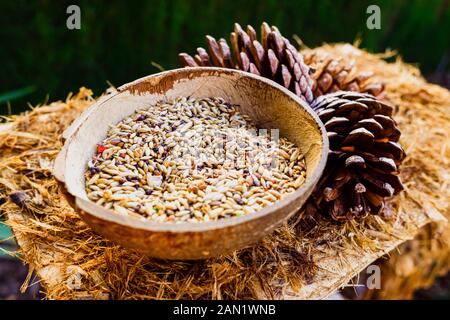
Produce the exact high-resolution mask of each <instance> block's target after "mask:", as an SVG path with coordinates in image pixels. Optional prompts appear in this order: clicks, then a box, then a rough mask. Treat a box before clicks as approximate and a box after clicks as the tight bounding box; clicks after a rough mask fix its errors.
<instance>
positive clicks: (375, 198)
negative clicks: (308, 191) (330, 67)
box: [311, 91, 405, 220]
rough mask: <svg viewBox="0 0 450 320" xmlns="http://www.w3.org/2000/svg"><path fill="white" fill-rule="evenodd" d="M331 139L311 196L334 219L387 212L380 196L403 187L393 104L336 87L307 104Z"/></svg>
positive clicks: (401, 158) (400, 150) (348, 218)
mask: <svg viewBox="0 0 450 320" xmlns="http://www.w3.org/2000/svg"><path fill="white" fill-rule="evenodd" d="M311 106H312V108H313V109H314V110H315V111H316V112H317V114H318V116H319V117H320V119H321V120H322V121H323V123H324V124H325V127H326V129H327V133H328V138H329V141H330V153H329V156H328V163H327V167H326V169H325V171H324V174H323V176H322V178H321V180H320V181H319V183H318V185H317V187H316V189H315V191H314V192H313V196H312V197H311V201H313V203H314V205H315V208H318V209H321V210H320V211H325V212H328V213H329V215H330V216H331V217H332V218H333V219H335V220H351V219H354V218H362V217H365V216H367V215H368V214H369V213H370V214H380V215H382V216H385V217H389V216H390V215H391V212H390V208H389V207H388V206H385V199H386V198H389V197H391V196H393V195H395V194H397V193H399V192H400V191H401V190H402V189H403V187H402V183H401V181H400V179H399V177H398V175H397V174H398V166H399V165H400V163H401V162H402V160H403V159H404V157H405V152H404V151H403V149H402V147H401V146H400V144H399V143H398V140H399V138H400V131H399V129H398V127H397V124H396V122H395V121H394V120H393V119H392V117H391V116H392V112H393V107H392V106H391V105H389V104H387V103H385V102H382V101H380V100H377V99H376V98H375V97H374V96H372V95H369V94H364V93H356V92H344V91H339V92H336V93H332V94H327V95H323V96H321V97H319V98H317V99H316V100H315V101H314V103H313V104H312V105H311Z"/></svg>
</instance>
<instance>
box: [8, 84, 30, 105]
mask: <svg viewBox="0 0 450 320" xmlns="http://www.w3.org/2000/svg"><path fill="white" fill-rule="evenodd" d="M33 91H34V87H33V86H28V87H24V88H20V89H17V90H14V91H10V92H5V93H0V103H3V102H10V101H12V100H15V99H18V98H21V97H24V96H26V95H29V94H30V93H32V92H33Z"/></svg>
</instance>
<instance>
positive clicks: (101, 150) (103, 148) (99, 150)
mask: <svg viewBox="0 0 450 320" xmlns="http://www.w3.org/2000/svg"><path fill="white" fill-rule="evenodd" d="M105 150H106V147H105V146H104V145H102V144H97V152H98V153H102V152H103V151H105Z"/></svg>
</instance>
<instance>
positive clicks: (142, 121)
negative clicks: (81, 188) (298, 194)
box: [85, 97, 306, 222]
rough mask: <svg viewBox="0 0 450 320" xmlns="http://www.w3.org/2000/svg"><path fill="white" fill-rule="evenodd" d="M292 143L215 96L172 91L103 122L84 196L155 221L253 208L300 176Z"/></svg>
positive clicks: (301, 165)
mask: <svg viewBox="0 0 450 320" xmlns="http://www.w3.org/2000/svg"><path fill="white" fill-rule="evenodd" d="M305 174H306V171H305V162H304V158H303V155H302V154H301V153H300V150H299V149H298V148H297V147H296V146H295V145H294V144H292V143H291V142H289V141H287V140H286V139H284V138H279V139H278V137H277V135H276V132H275V131H273V130H259V131H258V130H257V129H256V127H255V126H254V125H253V124H252V123H251V122H250V120H249V118H248V117H247V116H245V115H242V114H240V113H239V112H238V111H237V110H236V107H235V106H233V105H230V104H228V103H226V102H225V101H224V100H223V99H221V98H208V99H194V98H186V97H179V98H176V99H175V100H173V101H171V102H159V103H157V104H156V105H154V106H151V107H150V108H148V109H143V110H139V111H137V112H136V113H135V114H133V115H132V116H130V117H127V118H125V119H124V120H122V121H121V122H119V123H118V124H116V125H113V126H111V127H110V129H109V131H108V133H107V137H106V138H105V139H104V140H103V141H102V142H101V143H99V144H97V153H96V155H95V156H94V157H93V159H92V160H91V161H89V163H88V168H87V171H86V174H85V177H86V192H87V195H88V198H89V199H90V200H91V201H94V202H96V203H97V204H99V205H102V206H104V207H105V208H107V209H113V210H114V211H116V212H117V213H118V214H122V215H131V216H136V217H139V218H141V219H150V220H153V221H159V222H206V221H210V220H217V219H221V218H228V217H232V216H240V215H245V214H249V213H252V212H255V211H258V210H260V209H262V208H264V207H266V206H269V205H271V204H273V203H274V202H276V201H278V200H279V199H281V198H282V197H283V196H284V195H286V194H289V193H292V192H294V191H295V190H296V189H298V188H299V187H300V186H301V185H302V184H303V182H304V181H305Z"/></svg>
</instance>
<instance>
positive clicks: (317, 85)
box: [304, 51, 384, 97]
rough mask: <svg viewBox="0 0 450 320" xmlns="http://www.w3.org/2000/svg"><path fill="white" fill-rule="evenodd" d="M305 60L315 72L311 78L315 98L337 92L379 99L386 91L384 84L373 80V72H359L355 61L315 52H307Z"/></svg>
mask: <svg viewBox="0 0 450 320" xmlns="http://www.w3.org/2000/svg"><path fill="white" fill-rule="evenodd" d="M304 60H305V63H306V64H307V65H308V66H309V67H311V69H312V70H314V72H313V73H312V74H311V78H312V79H313V86H312V90H313V93H314V96H315V97H319V96H321V95H324V94H327V93H333V92H336V91H354V92H363V93H369V94H371V95H373V96H375V97H379V96H380V95H381V94H382V92H383V91H384V84H383V83H381V82H379V81H374V80H373V78H372V76H373V72H371V71H365V72H364V71H359V70H357V68H356V66H355V61H354V60H350V61H349V60H346V59H343V58H336V57H333V56H331V55H329V54H324V53H318V52H314V51H309V52H305V53H304Z"/></svg>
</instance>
